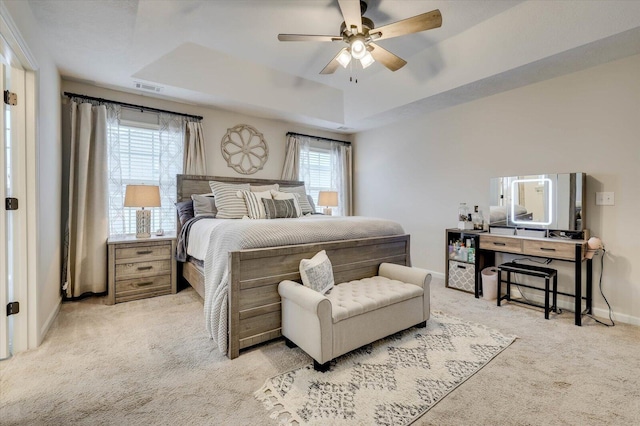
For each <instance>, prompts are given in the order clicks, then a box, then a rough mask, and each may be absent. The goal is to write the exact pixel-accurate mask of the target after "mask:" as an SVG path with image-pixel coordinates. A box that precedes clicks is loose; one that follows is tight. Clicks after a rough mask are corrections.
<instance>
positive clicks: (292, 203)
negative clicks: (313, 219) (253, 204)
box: [262, 198, 300, 219]
mask: <svg viewBox="0 0 640 426" xmlns="http://www.w3.org/2000/svg"><path fill="white" fill-rule="evenodd" d="M262 204H263V205H264V212H265V215H266V218H267V219H287V218H294V217H300V214H299V212H300V207H298V206H297V205H296V200H295V199H294V198H290V199H288V200H273V199H271V198H263V199H262Z"/></svg>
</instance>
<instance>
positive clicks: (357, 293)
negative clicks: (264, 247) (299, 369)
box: [278, 263, 431, 371]
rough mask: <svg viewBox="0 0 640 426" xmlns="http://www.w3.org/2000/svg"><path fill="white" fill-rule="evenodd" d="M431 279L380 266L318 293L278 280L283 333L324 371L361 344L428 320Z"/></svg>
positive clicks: (403, 268)
mask: <svg viewBox="0 0 640 426" xmlns="http://www.w3.org/2000/svg"><path fill="white" fill-rule="evenodd" d="M430 282H431V274H428V273H427V272H426V271H424V270H421V269H417V268H410V267H406V266H401V265H395V264H390V263H383V264H381V265H380V267H379V270H378V275H377V276H374V277H370V278H363V279H361V280H355V281H349V282H346V283H341V284H337V285H336V286H334V287H333V288H332V289H331V290H330V291H329V292H328V293H327V294H324V295H323V294H321V293H319V292H317V291H315V290H312V289H310V288H308V287H305V286H302V285H300V284H298V283H296V282H293V281H282V282H281V283H280V285H279V286H278V292H279V293H280V296H281V298H282V334H283V335H284V336H285V338H286V339H287V344H288V345H289V346H295V345H297V346H299V347H300V348H301V349H303V350H304V351H305V352H306V353H308V354H309V355H310V356H311V357H312V358H313V359H314V368H315V369H316V370H320V371H326V370H327V369H328V368H329V361H331V360H332V359H334V358H336V357H338V356H340V355H343V354H345V353H347V352H349V351H352V350H354V349H357V348H359V347H361V346H363V345H366V344H368V343H371V342H373V341H376V340H378V339H381V338H383V337H386V336H388V335H390V334H393V333H396V332H398V331H401V330H404V329H406V328H409V327H412V326H414V325H421V326H425V325H426V321H427V319H429V314H430V307H429V284H430Z"/></svg>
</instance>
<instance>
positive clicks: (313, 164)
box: [306, 147, 333, 213]
mask: <svg viewBox="0 0 640 426" xmlns="http://www.w3.org/2000/svg"><path fill="white" fill-rule="evenodd" d="M308 161H309V164H308V166H309V177H308V182H306V183H307V190H308V193H309V195H311V197H312V198H313V202H314V203H315V204H316V211H317V212H318V213H321V212H322V206H319V205H318V193H319V192H320V191H331V190H333V189H332V188H331V151H330V150H328V149H323V148H316V147H309V156H308Z"/></svg>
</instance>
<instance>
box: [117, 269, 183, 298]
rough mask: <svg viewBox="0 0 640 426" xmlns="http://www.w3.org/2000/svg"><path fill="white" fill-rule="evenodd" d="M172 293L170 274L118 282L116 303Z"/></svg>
mask: <svg viewBox="0 0 640 426" xmlns="http://www.w3.org/2000/svg"><path fill="white" fill-rule="evenodd" d="M170 293H171V275H170V274H167V275H158V276H155V277H149V278H134V279H130V280H122V281H116V303H117V302H125V301H127V300H133V299H140V298H141V297H152V296H159V295H161V294H170Z"/></svg>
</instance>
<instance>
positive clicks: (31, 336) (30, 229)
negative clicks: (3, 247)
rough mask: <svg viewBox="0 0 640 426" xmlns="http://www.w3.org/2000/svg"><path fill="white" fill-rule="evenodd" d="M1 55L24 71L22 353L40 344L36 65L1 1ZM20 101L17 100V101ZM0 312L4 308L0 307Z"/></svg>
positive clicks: (17, 335)
mask: <svg viewBox="0 0 640 426" xmlns="http://www.w3.org/2000/svg"><path fill="white" fill-rule="evenodd" d="M0 49H1V50H0V53H2V55H3V56H4V57H5V58H6V59H7V61H8V62H9V65H10V66H11V67H14V68H19V69H22V70H24V79H23V80H24V82H23V85H22V89H23V90H22V91H23V93H24V95H23V102H24V110H23V111H24V114H23V117H22V119H21V120H20V122H19V123H16V124H17V125H18V126H19V127H20V132H21V139H22V141H24V144H23V145H22V146H21V148H20V156H21V158H19V159H18V160H17V162H18V163H19V166H20V169H21V170H22V172H21V173H16V174H14V176H16V187H17V188H19V190H20V192H21V194H20V198H21V199H20V201H19V205H20V210H22V214H21V218H20V219H21V220H20V222H19V225H18V229H17V230H16V232H17V236H18V238H20V239H21V241H22V242H23V243H24V244H20V245H19V253H18V254H17V256H16V257H18V258H19V259H21V260H20V264H19V268H20V277H19V281H18V282H17V285H16V286H14V296H15V298H16V299H17V300H19V301H20V313H19V314H17V315H16V317H15V318H14V329H13V335H14V345H13V352H14V353H17V352H22V351H24V350H27V349H29V348H35V347H37V346H38V345H39V344H40V338H41V333H40V330H38V297H37V295H38V293H37V271H38V261H37V260H38V259H37V241H38V240H37V238H38V220H37V208H36V207H37V195H38V192H37V188H38V187H37V177H38V174H37V173H38V172H37V171H38V156H37V149H36V146H37V140H38V120H37V110H38V107H37V105H38V97H37V72H38V63H37V61H36V60H35V57H34V56H33V54H32V53H31V50H30V49H29V47H28V45H27V43H26V42H25V40H24V39H23V38H22V35H21V34H20V31H19V30H18V27H17V25H16V24H15V22H14V21H13V18H12V17H11V14H10V13H9V11H8V10H7V8H6V6H5V4H4V2H0ZM18 102H20V99H18ZM0 309H5V307H4V306H0Z"/></svg>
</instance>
